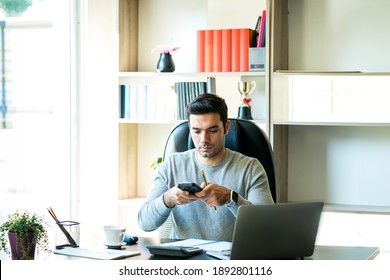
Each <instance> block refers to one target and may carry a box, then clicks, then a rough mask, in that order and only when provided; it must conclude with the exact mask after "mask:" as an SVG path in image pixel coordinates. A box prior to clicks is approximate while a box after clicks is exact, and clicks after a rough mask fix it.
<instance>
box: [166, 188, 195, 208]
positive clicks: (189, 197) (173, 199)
mask: <svg viewBox="0 0 390 280" xmlns="http://www.w3.org/2000/svg"><path fill="white" fill-rule="evenodd" d="M163 198H164V203H165V205H166V206H167V207H168V208H173V207H175V205H184V204H188V203H191V202H194V201H195V200H197V199H198V197H197V196H196V195H193V194H190V193H189V192H188V191H182V190H181V189H179V188H178V187H173V188H171V189H169V190H168V191H166V192H165V193H164V195H163Z"/></svg>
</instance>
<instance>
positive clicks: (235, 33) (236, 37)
mask: <svg viewBox="0 0 390 280" xmlns="http://www.w3.org/2000/svg"><path fill="white" fill-rule="evenodd" d="M240 33H241V32H240V28H235V29H232V72H239V71H240Z"/></svg>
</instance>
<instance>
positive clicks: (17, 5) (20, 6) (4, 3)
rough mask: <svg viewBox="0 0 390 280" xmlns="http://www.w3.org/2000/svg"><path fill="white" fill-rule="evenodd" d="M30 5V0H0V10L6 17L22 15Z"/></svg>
mask: <svg viewBox="0 0 390 280" xmlns="http://www.w3.org/2000/svg"><path fill="white" fill-rule="evenodd" d="M31 5H32V0H0V8H1V9H2V10H3V11H4V12H5V14H6V15H7V16H15V15H18V14H21V13H23V12H24V11H26V10H27V8H28V7H30V6H31Z"/></svg>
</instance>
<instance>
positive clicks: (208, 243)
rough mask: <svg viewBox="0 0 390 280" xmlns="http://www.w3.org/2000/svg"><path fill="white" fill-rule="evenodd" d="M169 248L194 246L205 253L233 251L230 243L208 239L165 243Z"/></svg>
mask: <svg viewBox="0 0 390 280" xmlns="http://www.w3.org/2000/svg"><path fill="white" fill-rule="evenodd" d="M163 245H167V246H193V247H199V248H202V249H203V250H205V251H226V250H231V248H232V243H231V242H228V241H215V240H206V239H196V238H190V239H185V240H180V241H175V242H168V243H164V244H163Z"/></svg>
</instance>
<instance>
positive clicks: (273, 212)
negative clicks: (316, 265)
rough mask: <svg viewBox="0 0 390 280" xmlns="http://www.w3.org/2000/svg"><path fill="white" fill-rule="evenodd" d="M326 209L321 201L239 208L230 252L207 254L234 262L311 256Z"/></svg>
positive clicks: (209, 252) (210, 252)
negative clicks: (322, 214) (323, 211)
mask: <svg viewBox="0 0 390 280" xmlns="http://www.w3.org/2000/svg"><path fill="white" fill-rule="evenodd" d="M323 206H324V204H323V203H322V202H302V203H279V204H273V205H243V206H240V207H239V208H238V213H237V219H236V223H235V227H234V233H233V241H232V243H233V244H232V249H231V251H230V252H228V251H225V252H212V251H208V252H207V254H208V255H210V256H213V257H216V258H219V259H231V260H261V259H271V260H274V259H299V258H303V257H307V256H311V255H312V254H313V251H314V245H315V241H316V237H317V231H318V226H319V222H320V218H321V213H322V209H323Z"/></svg>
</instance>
